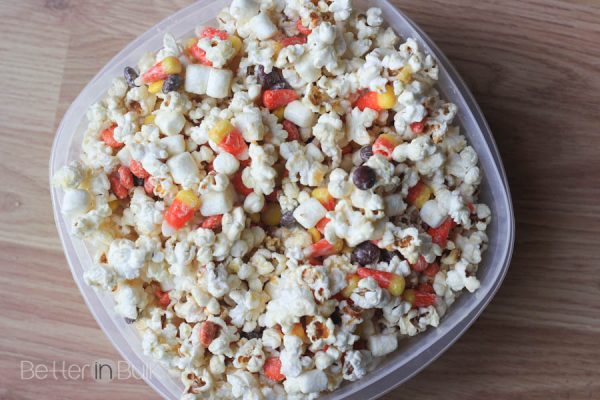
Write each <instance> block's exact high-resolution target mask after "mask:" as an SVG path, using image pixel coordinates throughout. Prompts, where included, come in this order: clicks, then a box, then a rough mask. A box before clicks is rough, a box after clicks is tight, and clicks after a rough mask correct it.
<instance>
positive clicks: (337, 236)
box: [53, 0, 491, 400]
mask: <svg viewBox="0 0 600 400" xmlns="http://www.w3.org/2000/svg"><path fill="white" fill-rule="evenodd" d="M217 21H218V29H217V28H212V27H198V28H197V29H196V32H195V33H196V36H197V37H196V38H191V39H190V40H186V41H185V42H184V43H182V42H179V41H177V40H176V39H175V38H174V37H173V36H172V35H170V34H166V35H165V37H164V40H163V46H162V48H161V49H160V50H159V51H158V52H153V53H147V54H145V55H144V56H142V58H141V59H140V60H139V62H138V65H137V67H138V68H137V69H138V70H139V74H138V72H137V71H135V70H134V69H133V68H132V67H128V68H127V69H126V72H125V76H126V77H127V79H124V78H121V77H119V78H116V79H114V80H113V82H112V84H111V86H110V88H108V90H107V94H106V96H105V98H104V99H102V100H100V101H98V102H97V103H95V104H94V105H92V106H91V107H90V108H89V110H88V112H87V114H86V115H87V118H88V121H89V124H88V127H87V129H86V130H85V132H84V134H83V135H82V138H81V143H82V144H81V153H82V154H81V157H80V158H81V160H80V161H75V162H72V163H71V164H69V165H67V166H65V167H63V168H62V169H60V170H59V171H58V172H57V173H56V174H55V176H54V178H53V184H54V185H56V186H58V187H60V188H61V189H62V190H63V191H64V196H62V197H60V196H59V198H61V201H60V205H61V208H62V213H63V214H64V216H65V218H67V219H68V220H69V223H70V225H71V227H72V232H73V234H74V235H75V236H77V237H81V238H85V239H86V240H87V241H88V242H89V243H90V245H91V246H93V247H94V248H95V254H94V256H93V261H94V265H93V266H92V267H91V268H90V269H89V270H87V271H86V272H85V274H84V279H85V281H86V283H87V284H89V285H90V286H92V287H94V288H95V289H96V290H101V291H104V292H110V293H112V295H113V297H114V299H115V310H116V312H117V313H118V314H119V315H122V316H123V317H125V318H128V319H130V320H135V324H133V326H134V327H135V328H136V329H137V330H138V331H139V333H140V337H141V341H142V343H141V347H142V349H143V350H144V353H145V354H148V355H152V356H153V357H155V358H157V359H158V360H160V362H161V363H162V364H163V365H164V366H165V367H166V368H168V369H169V370H170V372H173V373H175V374H179V375H180V376H181V380H182V382H183V384H184V387H185V394H184V395H183V396H182V398H183V399H186V400H192V399H196V398H224V399H234V398H241V399H246V400H249V399H256V400H258V399H275V398H277V399H280V398H316V397H318V396H321V395H326V394H325V393H322V392H325V391H333V390H335V389H336V388H337V387H338V386H339V385H340V384H341V383H342V382H343V381H344V380H349V381H355V380H358V379H361V378H363V377H364V376H365V375H366V374H367V373H368V372H369V371H371V370H372V369H373V368H374V367H375V365H377V362H378V361H379V360H380V358H381V357H383V356H386V355H389V354H393V353H394V352H395V351H396V350H397V347H398V339H399V338H400V336H413V335H416V334H418V333H420V332H423V331H425V330H426V329H428V328H429V327H436V326H438V325H439V323H440V322H441V319H442V318H443V316H444V315H445V313H446V312H447V310H448V307H450V306H451V305H452V303H453V302H454V301H455V300H456V298H457V297H458V296H460V295H461V294H463V292H464V291H465V289H466V291H470V292H472V291H474V290H476V289H477V288H478V287H479V286H480V282H479V281H478V280H477V277H476V273H477V270H478V268H479V265H480V263H481V260H482V256H483V252H484V251H485V250H486V248H487V246H488V237H487V235H486V229H487V227H488V225H489V224H490V222H491V210H490V209H489V207H487V206H486V205H485V204H481V203H479V202H478V198H477V195H478V193H479V185H480V182H481V177H482V174H481V170H480V167H479V166H478V161H479V160H478V157H477V154H476V152H475V150H474V148H473V147H471V146H469V145H468V143H467V140H466V138H465V137H464V136H463V135H462V134H461V132H460V129H459V128H458V127H457V126H454V125H453V121H454V119H455V117H456V114H457V112H458V108H457V106H456V105H454V104H451V103H448V102H447V101H445V100H444V99H443V98H441V97H440V93H439V91H438V90H437V89H436V87H435V84H436V81H437V79H438V75H439V67H438V65H437V62H436V60H435V59H434V58H433V57H432V56H431V55H428V54H425V53H424V52H423V51H422V50H421V49H419V47H418V45H417V42H416V41H415V40H414V39H410V38H408V39H406V41H404V42H401V40H400V37H399V36H398V35H397V34H396V33H395V32H394V30H393V29H392V28H391V27H387V26H385V24H384V20H383V12H382V11H381V10H380V9H378V8H376V7H372V8H369V9H367V10H354V9H353V7H352V3H351V1H350V0H332V1H325V2H323V1H321V2H310V1H304V0H302V1H301V0H292V1H287V2H282V1H278V0H264V1H260V2H259V1H255V0H233V1H232V2H231V4H230V6H229V7H227V8H225V9H224V10H222V11H221V12H220V13H219V15H218V17H217ZM182 63H183V64H182ZM184 64H185V72H184V71H183V70H184ZM182 83H183V84H182ZM163 87H164V88H165V91H166V92H167V93H164V92H163V90H162V88H163ZM392 116H393V117H392ZM359 147H360V149H359ZM359 167H360V168H361V170H369V171H373V172H374V173H373V174H372V175H374V178H373V179H372V181H373V182H372V184H371V181H369V185H360V186H361V187H363V189H364V190H363V189H360V188H359V187H358V186H357V185H356V183H355V181H354V178H355V174H354V171H355V170H356V169H357V168H359ZM109 178H110V179H109ZM366 242H369V243H366ZM371 244H372V245H371ZM358 246H360V247H358ZM364 251H368V252H372V253H373V254H362V253H361V252H364ZM360 263H364V264H367V265H362V264H360ZM386 274H387V275H386ZM390 274H391V275H390ZM388 275H389V277H388V278H390V279H392V278H393V280H394V281H393V282H392V283H390V282H388V281H387V278H386V277H387V276H388ZM382 277H383V278H382ZM384 278H385V279H384ZM388 283H389V284H388ZM405 284H406V286H407V288H406V289H405V288H404V286H405ZM425 284H430V285H431V287H432V288H433V291H434V293H428V292H427V293H426V288H427V286H426V285H425ZM380 285H381V286H380ZM417 294H418V296H417ZM424 299H426V300H424ZM413 306H414V307H413ZM377 310H381V311H377ZM128 322H130V321H128ZM365 344H366V347H365ZM359 348H360V349H361V350H356V349H359Z"/></svg>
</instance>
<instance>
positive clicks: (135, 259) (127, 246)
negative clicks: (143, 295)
mask: <svg viewBox="0 0 600 400" xmlns="http://www.w3.org/2000/svg"><path fill="white" fill-rule="evenodd" d="M107 258H108V264H109V265H111V266H112V267H113V268H114V269H115V271H116V272H117V274H118V275H119V276H120V277H122V278H124V279H134V278H137V277H138V276H139V275H140V269H141V268H142V267H143V266H144V261H145V259H146V252H144V251H143V250H141V249H138V248H136V246H135V243H133V242H132V241H131V240H128V239H117V240H115V241H113V242H112V243H111V244H110V247H109V249H108V254H107Z"/></svg>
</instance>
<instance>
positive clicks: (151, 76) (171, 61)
mask: <svg viewBox="0 0 600 400" xmlns="http://www.w3.org/2000/svg"><path fill="white" fill-rule="evenodd" d="M181 71H182V66H181V63H180V62H179V59H178V58H177V57H173V56H169V57H166V58H164V59H163V60H162V61H160V62H158V63H156V64H155V65H154V66H153V67H152V68H150V69H149V70H148V71H146V72H145V73H144V75H142V81H143V82H144V83H146V84H150V83H153V82H156V81H160V80H163V79H165V78H166V77H167V76H169V75H173V74H179V73H180V72H181Z"/></svg>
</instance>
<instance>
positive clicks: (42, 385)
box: [0, 0, 600, 400]
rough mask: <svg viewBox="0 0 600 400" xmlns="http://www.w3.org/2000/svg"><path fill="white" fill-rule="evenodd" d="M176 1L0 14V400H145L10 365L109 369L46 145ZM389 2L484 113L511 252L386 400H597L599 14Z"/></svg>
mask: <svg viewBox="0 0 600 400" xmlns="http://www.w3.org/2000/svg"><path fill="white" fill-rule="evenodd" d="M190 3H192V1H191V0H177V1H148V0H144V1H142V0H135V1H134V0H124V1H120V2H108V1H104V2H98V1H92V0H79V1H76V0H45V1H43V0H21V1H10V0H2V1H1V2H0V18H1V23H0V37H1V38H2V43H1V44H0V77H2V84H1V93H3V96H6V97H4V100H3V101H2V106H0V110H1V112H0V265H1V268H2V273H1V274H0V287H1V288H2V293H3V294H2V296H0V298H2V303H3V305H2V307H1V310H2V311H1V314H0V315H1V317H0V399H7V400H18V399H40V398H43V399H83V398H85V399H107V398H109V399H111V400H117V399H130V398H142V397H143V398H146V399H154V398H157V397H158V396H157V395H156V394H155V393H154V392H153V391H152V390H151V389H150V388H149V387H148V386H147V385H146V384H145V383H144V382H143V381H140V380H135V379H129V380H124V381H119V382H114V381H113V382H112V383H110V384H105V385H102V384H99V383H96V382H95V381H93V380H91V379H90V378H89V377H87V378H86V379H83V380H81V379H64V377H62V376H61V373H60V372H59V373H57V379H54V377H53V376H52V374H49V376H48V377H47V378H46V379H44V380H31V379H29V380H27V379H22V378H21V370H22V368H21V362H25V363H24V364H23V367H24V376H23V378H28V372H27V371H28V366H29V364H27V362H28V361H29V362H32V363H35V364H43V365H46V366H52V362H53V361H56V362H62V361H64V362H65V363H66V366H69V365H76V366H80V367H81V366H84V365H85V364H90V363H92V362H93V361H94V360H96V359H100V358H105V359H112V360H119V355H118V354H117V352H116V351H115V350H114V349H113V348H112V346H111V345H110V343H109V341H108V340H107V338H106V337H105V336H104V334H103V333H102V331H101V330H100V328H99V327H98V326H97V324H96V322H95V321H94V320H93V318H92V316H91V314H90V313H89V311H88V310H87V307H86V306H85V304H84V303H83V301H82V297H81V295H80V294H79V292H78V290H77V288H76V287H75V284H74V282H73V280H72V278H71V273H70V271H69V268H68V266H67V263H66V261H65V258H64V256H63V253H62V249H61V246H60V243H59V240H58V237H57V233H56V230H55V227H54V221H53V218H52V214H51V206H50V197H49V192H48V176H47V173H48V167H47V166H48V157H49V154H50V146H51V143H52V139H53V136H54V132H55V129H56V127H57V125H58V123H59V121H60V119H61V118H62V115H63V113H64V112H65V110H66V109H67V107H68V105H69V103H70V102H71V101H72V100H73V99H74V98H75V96H76V95H77V94H78V92H79V91H80V90H81V89H82V88H83V87H84V85H85V84H86V83H87V82H88V81H89V80H90V79H91V78H92V76H93V75H94V74H95V73H96V72H97V71H98V70H99V69H100V68H101V67H102V66H103V65H104V64H105V63H106V62H107V61H108V60H109V59H110V58H111V57H112V56H113V55H114V54H115V53H116V52H117V51H119V50H120V49H121V48H122V47H123V46H124V45H126V44H127V43H128V42H130V41H131V40H132V39H133V38H135V37H136V36H138V35H139V34H141V33H142V32H144V31H145V30H146V29H148V28H149V27H151V26H152V25H154V24H155V23H156V22H158V21H160V20H161V19H163V18H164V17H166V16H168V15H169V14H171V13H172V12H174V11H176V10H178V9H180V8H181V7H183V6H185V5H187V4H190ZM396 3H398V5H399V6H401V7H402V8H403V9H404V10H406V11H407V13H408V14H409V15H410V16H411V17H413V18H414V19H415V20H416V21H417V22H418V23H419V24H421V26H422V27H423V28H424V29H425V31H426V32H427V33H429V34H430V35H431V37H432V38H433V39H434V40H435V41H436V42H437V43H438V44H439V45H440V47H441V48H442V49H443V51H444V52H445V53H446V54H447V55H448V57H449V58H450V60H452V61H453V62H454V64H455V65H456V67H457V68H458V70H459V71H460V72H461V73H462V75H463V77H464V78H465V79H466V81H467V83H468V84H469V86H470V87H471V89H472V90H473V92H474V94H475V96H476V98H477V100H478V101H479V104H480V105H481V107H482V109H483V111H484V113H485V115H486V117H487V118H488V121H489V123H490V125H491V127H492V130H493V131H494V135H495V138H496V141H497V142H498V145H499V147H500V150H501V153H502V156H503V158H504V162H505V166H506V169H507V171H508V175H509V179H510V184H511V189H512V194H513V199H514V203H515V208H516V217H517V243H516V253H515V256H514V258H513V263H512V266H511V269H510V271H509V273H508V277H507V278H506V281H505V283H504V285H503V286H502V288H501V289H500V291H499V293H498V295H497V296H496V298H495V299H494V300H493V302H492V303H491V305H490V306H489V307H488V309H487V310H486V311H485V312H484V314H483V315H482V316H481V318H480V319H479V320H478V321H477V322H476V323H475V324H474V326H473V327H472V328H471V329H470V330H469V332H468V333H467V334H466V335H464V336H463V337H462V338H461V339H460V340H459V341H458V342H457V343H456V344H455V345H454V346H453V347H452V348H451V349H450V350H449V351H448V352H447V353H445V354H444V355H443V356H442V357H441V358H440V359H439V360H437V361H436V362H434V363H433V364H432V365H431V366H430V367H429V368H427V369H426V370H425V371H424V372H422V373H421V374H419V375H418V376H417V377H416V378H414V379H413V380H411V381H410V382H408V383H407V384H405V385H403V386H402V387H401V388H398V389H396V390H395V391H394V392H392V393H390V394H389V395H388V396H386V399H396V398H398V399H441V398H443V399H598V398H600V255H599V254H600V253H599V252H598V248H599V245H600V157H599V150H600V132H598V127H599V125H598V122H599V119H598V106H599V104H600V58H599V57H600V2H599V1H597V0H596V1H594V0H587V1H586V0H577V1H575V0H574V1H557V0H528V1H519V0H504V1H491V0H486V1H477V0H470V1H468V0H448V1H439V0H432V1H427V2H422V1H419V0H406V1H396ZM61 365H62V364H60V363H59V364H57V365H56V366H57V367H58V368H59V369H60V367H61ZM40 368H41V367H40ZM72 377H75V376H72Z"/></svg>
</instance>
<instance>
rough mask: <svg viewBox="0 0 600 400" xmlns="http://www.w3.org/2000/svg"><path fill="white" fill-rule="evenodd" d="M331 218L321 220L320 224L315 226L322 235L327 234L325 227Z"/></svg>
mask: <svg viewBox="0 0 600 400" xmlns="http://www.w3.org/2000/svg"><path fill="white" fill-rule="evenodd" d="M330 221H331V220H330V219H329V218H321V219H320V220H319V222H317V224H316V225H315V228H317V230H318V231H319V232H321V233H325V226H327V224H328V223H329V222H330Z"/></svg>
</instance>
